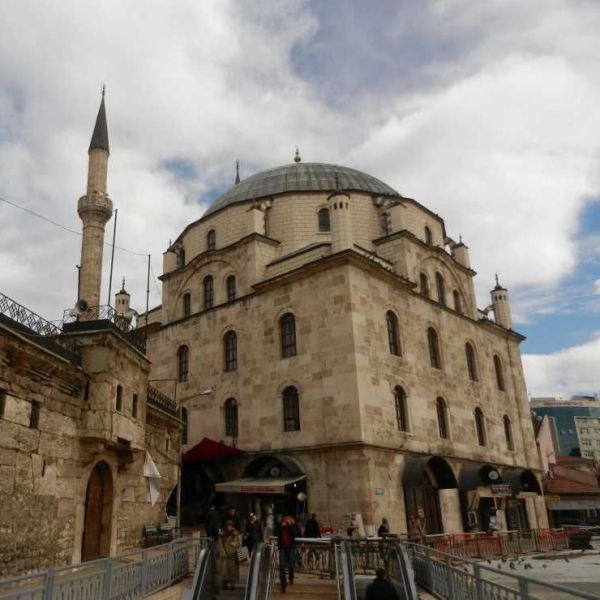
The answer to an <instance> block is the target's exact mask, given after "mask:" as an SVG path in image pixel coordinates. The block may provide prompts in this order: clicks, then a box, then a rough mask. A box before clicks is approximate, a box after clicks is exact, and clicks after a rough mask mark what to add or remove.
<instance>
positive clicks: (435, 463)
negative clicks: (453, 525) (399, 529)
mask: <svg viewBox="0 0 600 600" xmlns="http://www.w3.org/2000/svg"><path fill="white" fill-rule="evenodd" d="M402 485H403V486H404V500H405V504H406V518H407V520H408V518H409V516H410V515H411V513H412V514H415V515H416V516H417V517H418V518H419V519H421V521H422V523H423V524H424V528H425V533H427V534H428V535H432V534H437V533H444V520H445V519H444V517H446V520H447V519H448V516H449V515H448V514H446V515H444V514H443V513H444V512H446V513H448V512H449V511H448V508H446V511H444V509H443V507H442V506H441V503H440V490H454V489H456V488H457V487H458V485H457V481H456V477H455V475H454V471H452V468H451V467H450V465H449V464H448V463H447V462H446V461H445V460H444V459H443V458H440V457H439V456H421V457H419V458H414V459H412V460H409V461H408V462H407V464H406V466H405V467H404V473H403V475H402ZM456 492H458V490H456ZM455 495H456V505H458V494H457V493H456V494H455ZM446 504H448V502H446Z"/></svg>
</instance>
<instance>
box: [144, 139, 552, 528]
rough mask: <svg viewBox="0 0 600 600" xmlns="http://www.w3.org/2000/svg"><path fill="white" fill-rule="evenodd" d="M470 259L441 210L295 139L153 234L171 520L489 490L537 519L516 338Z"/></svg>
mask: <svg viewBox="0 0 600 600" xmlns="http://www.w3.org/2000/svg"><path fill="white" fill-rule="evenodd" d="M475 275H476V273H475V271H474V270H473V269H472V267H471V264H470V261H469V251H468V248H467V246H466V245H465V243H464V242H463V241H462V239H460V238H459V240H458V241H456V240H454V239H452V238H451V237H449V236H448V234H447V232H446V228H445V225H444V220H443V219H442V218H441V217H440V216H439V215H437V214H435V213H434V212H432V211H431V210H429V209H428V208H427V207H425V206H424V205H423V204H421V203H420V202H418V201H416V200H414V199H412V198H409V197H407V196H403V195H401V194H400V193H399V192H398V191H396V190H395V189H393V188H392V187H390V186H389V185H387V184H386V183H384V182H382V181H380V180H378V179H377V178H375V177H373V176H371V175H368V174H366V173H363V172H361V171H358V170H356V169H353V168H349V167H346V166H339V165H332V164H323V163H309V162H304V161H303V160H302V159H301V156H300V153H299V151H298V150H296V155H295V157H294V160H293V162H292V163H291V164H288V165H284V166H279V167H276V168H272V169H268V170H266V171H263V172H260V173H256V174H254V175H252V176H250V177H248V178H246V179H243V180H240V177H239V169H238V174H237V176H236V179H235V183H234V185H233V186H232V187H231V188H230V189H229V190H227V191H226V192H225V193H224V194H222V195H221V196H220V197H219V198H217V199H216V200H215V201H214V202H213V203H212V205H211V206H209V207H208V209H207V210H206V211H205V212H204V214H203V215H202V216H201V217H200V218H199V219H198V220H196V221H194V222H192V223H190V224H189V225H188V226H187V227H185V229H184V230H183V231H182V232H181V233H180V234H179V235H178V237H177V238H176V240H175V241H174V242H173V243H172V244H171V245H170V247H169V248H168V249H167V250H166V252H165V253H164V261H163V273H162V276H161V277H160V279H161V281H162V304H161V305H160V306H158V307H156V308H154V309H153V310H151V311H150V312H149V313H148V315H146V319H142V320H141V322H142V324H147V325H146V326H147V335H148V356H149V357H150V359H151V361H152V371H151V375H152V379H153V380H164V381H171V382H175V384H176V395H177V399H178V406H179V407H180V415H181V418H182V421H184V422H185V430H184V432H183V440H184V446H183V451H184V452H183V483H182V505H181V507H180V510H181V514H182V517H183V522H184V523H188V524H190V525H194V524H197V523H199V522H201V521H202V515H203V514H204V513H205V511H206V510H207V508H208V507H209V506H210V505H211V504H215V503H216V504H221V505H225V504H233V505H236V506H237V507H238V508H239V509H240V510H241V511H242V512H243V513H248V512H250V511H254V512H256V513H258V514H259V515H260V516H261V517H262V518H263V519H264V520H265V521H266V523H267V525H272V523H273V522H274V520H276V519H277V517H278V515H282V514H285V513H292V514H296V515H299V517H300V518H302V515H303V514H306V513H307V511H311V512H316V513H317V514H318V515H319V518H320V520H321V522H322V523H323V524H325V525H329V526H331V527H332V528H334V529H342V530H343V529H345V528H346V527H347V526H350V525H351V526H352V527H354V528H358V530H359V532H361V533H366V534H371V533H373V532H374V531H375V530H376V529H377V526H378V524H379V522H380V520H381V519H382V517H384V516H385V517H387V518H388V520H389V521H390V523H391V527H392V530H393V531H395V532H398V533H403V532H406V527H407V518H408V516H409V514H411V513H414V514H415V515H417V516H418V517H419V518H420V519H421V520H422V522H423V523H424V526H425V530H426V532H427V533H429V534H435V533H442V532H451V533H454V532H463V531H473V530H485V528H486V527H487V522H488V520H489V515H490V512H491V509H492V508H496V509H497V510H498V514H499V516H500V518H501V519H502V520H503V521H504V522H503V525H504V527H506V528H509V529H520V528H538V527H547V516H546V509H545V505H544V500H543V496H542V494H541V488H540V475H541V470H540V463H539V458H538V454H537V450H536V444H535V441H534V436H533V431H532V425H531V419H530V412H529V406H528V398H527V393H526V388H525V381H524V376H523V368H522V364H521V357H520V352H519V344H520V342H521V341H522V340H523V339H524V338H523V336H521V335H520V334H519V333H517V332H516V331H514V330H513V328H512V320H511V312H510V303H509V293H508V291H507V290H506V289H505V288H504V287H502V285H500V283H499V282H498V280H496V284H495V286H494V287H493V289H492V290H491V304H490V305H489V306H488V307H486V308H484V309H479V308H478V307H477V304H476V297H475V290H474V283H473V282H474V277H475ZM492 315H493V318H492ZM173 502H174V499H173V501H172V504H173ZM172 509H173V510H176V507H175V506H173V507H172Z"/></svg>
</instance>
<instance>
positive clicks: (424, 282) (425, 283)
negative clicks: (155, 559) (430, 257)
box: [419, 273, 429, 298]
mask: <svg viewBox="0 0 600 600" xmlns="http://www.w3.org/2000/svg"><path fill="white" fill-rule="evenodd" d="M419 291H420V292H421V294H423V296H427V297H428V298H429V280H428V279H427V275H425V273H421V274H420V275H419Z"/></svg>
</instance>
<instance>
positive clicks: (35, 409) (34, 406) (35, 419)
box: [29, 400, 40, 429]
mask: <svg viewBox="0 0 600 600" xmlns="http://www.w3.org/2000/svg"><path fill="white" fill-rule="evenodd" d="M39 425H40V403H39V402H38V401H37V400H32V401H31V415H30V416H29V427H30V429H37V428H38V427H39Z"/></svg>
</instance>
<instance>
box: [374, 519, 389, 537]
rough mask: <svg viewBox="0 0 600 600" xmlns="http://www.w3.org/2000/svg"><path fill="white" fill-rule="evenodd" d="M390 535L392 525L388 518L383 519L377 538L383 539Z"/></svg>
mask: <svg viewBox="0 0 600 600" xmlns="http://www.w3.org/2000/svg"><path fill="white" fill-rule="evenodd" d="M389 534H390V523H389V521H388V520H387V518H386V517H383V519H381V525H380V526H379V529H377V536H378V537H380V538H382V537H385V536H386V535H389Z"/></svg>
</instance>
